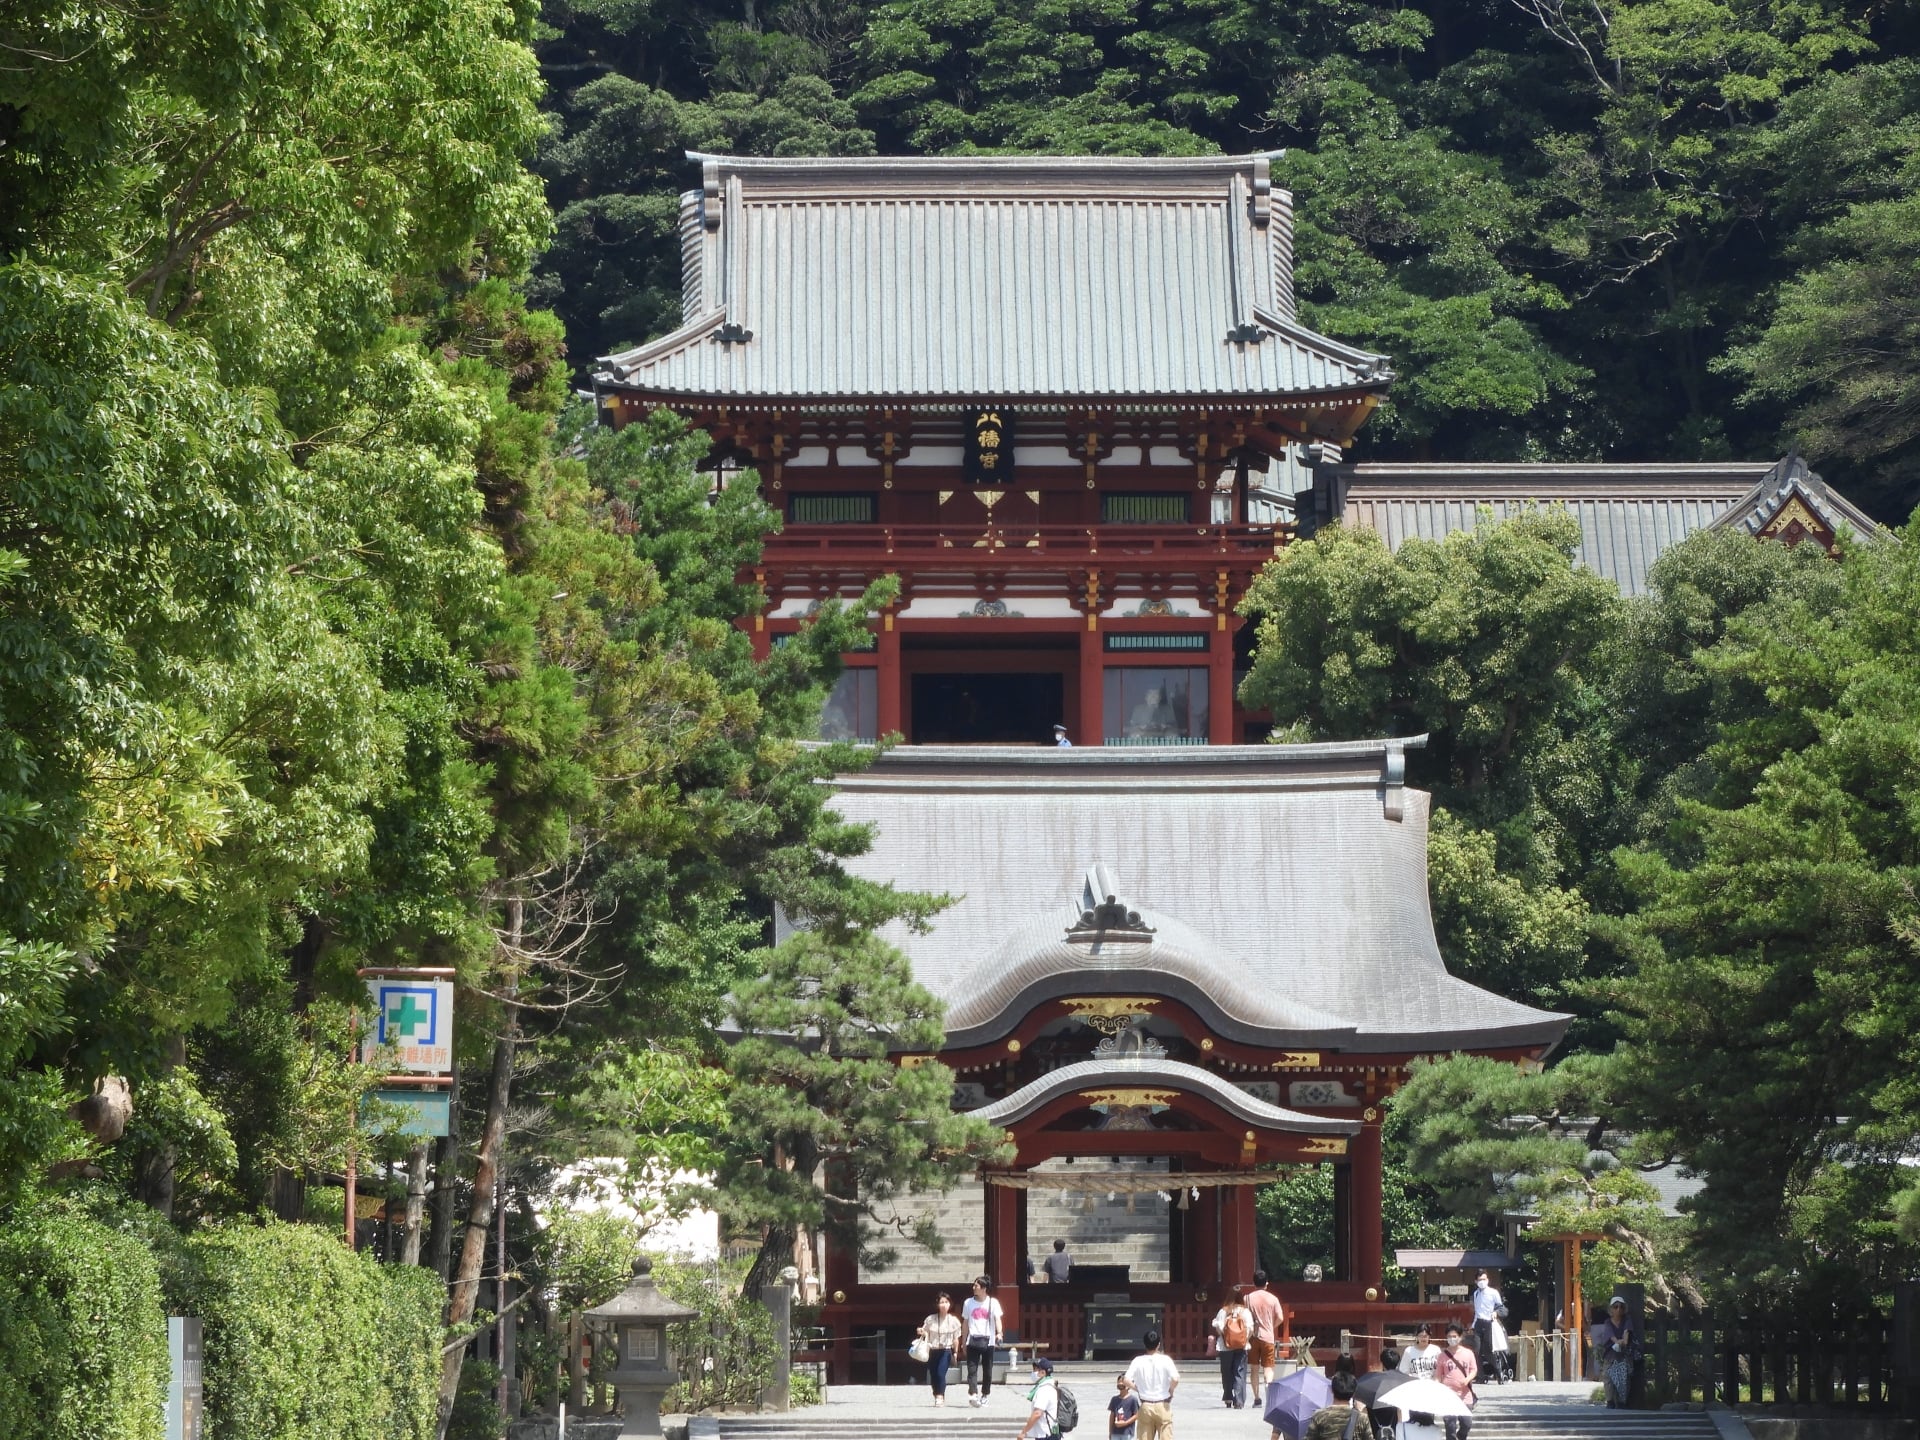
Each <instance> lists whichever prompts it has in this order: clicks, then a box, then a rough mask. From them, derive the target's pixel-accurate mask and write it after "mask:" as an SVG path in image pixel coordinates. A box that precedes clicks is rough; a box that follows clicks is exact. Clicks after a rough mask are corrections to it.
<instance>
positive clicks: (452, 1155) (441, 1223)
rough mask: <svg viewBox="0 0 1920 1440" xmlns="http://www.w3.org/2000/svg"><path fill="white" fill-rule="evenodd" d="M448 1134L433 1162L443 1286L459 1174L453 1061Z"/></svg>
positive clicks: (437, 1262)
mask: <svg viewBox="0 0 1920 1440" xmlns="http://www.w3.org/2000/svg"><path fill="white" fill-rule="evenodd" d="M451 1102H452V1103H451V1104H450V1105H449V1106H448V1112H449V1113H448V1115H447V1134H446V1138H445V1139H443V1140H441V1142H440V1147H439V1148H440V1154H439V1156H438V1157H437V1158H436V1159H435V1160H434V1164H433V1273H434V1274H436V1275H438V1276H439V1277H440V1282H441V1283H442V1284H443V1285H444V1284H445V1283H447V1282H448V1281H449V1280H451V1279H452V1278H453V1198H454V1196H453V1191H454V1185H453V1182H454V1181H455V1180H456V1179H458V1178H459V1175H460V1062H459V1061H458V1060H456V1061H454V1063H453V1089H452V1097H451Z"/></svg>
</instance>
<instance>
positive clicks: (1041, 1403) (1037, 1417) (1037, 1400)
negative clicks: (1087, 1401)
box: [1020, 1355, 1080, 1440]
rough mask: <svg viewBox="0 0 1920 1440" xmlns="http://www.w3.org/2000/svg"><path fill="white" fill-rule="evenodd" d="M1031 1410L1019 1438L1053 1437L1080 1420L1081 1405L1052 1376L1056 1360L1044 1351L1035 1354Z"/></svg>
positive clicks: (1040, 1439)
mask: <svg viewBox="0 0 1920 1440" xmlns="http://www.w3.org/2000/svg"><path fill="white" fill-rule="evenodd" d="M1027 1404H1028V1406H1029V1407H1030V1412H1029V1414H1028V1415H1027V1423H1026V1424H1024V1425H1022V1426H1021V1427H1020V1440H1052V1437H1054V1436H1056V1435H1064V1434H1066V1433H1067V1432H1068V1431H1069V1430H1071V1429H1073V1427H1074V1426H1076V1425H1078V1424H1079V1423H1080V1407H1079V1406H1078V1405H1077V1404H1075V1403H1074V1399H1073V1392H1072V1391H1071V1390H1063V1389H1061V1388H1060V1383H1059V1382H1058V1381H1057V1380H1055V1379H1054V1378H1053V1361H1051V1360H1049V1359H1047V1357H1046V1356H1044V1355H1036V1356H1034V1357H1033V1388H1032V1389H1031V1390H1029V1391H1028V1392H1027Z"/></svg>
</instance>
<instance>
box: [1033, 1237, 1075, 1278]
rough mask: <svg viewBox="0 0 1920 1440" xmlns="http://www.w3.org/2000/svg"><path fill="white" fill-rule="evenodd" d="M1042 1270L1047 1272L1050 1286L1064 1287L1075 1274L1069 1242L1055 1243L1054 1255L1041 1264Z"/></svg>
mask: <svg viewBox="0 0 1920 1440" xmlns="http://www.w3.org/2000/svg"><path fill="white" fill-rule="evenodd" d="M1040 1268H1041V1269H1042V1270H1044V1271H1046V1272H1047V1283H1048V1284H1049V1285H1064V1284H1066V1283H1067V1277H1068V1276H1070V1275H1072V1274H1073V1256H1071V1255H1069V1254H1068V1253H1067V1242H1066V1241H1064V1240H1056V1241H1054V1242H1053V1253H1052V1254H1051V1255H1049V1256H1047V1258H1046V1259H1045V1260H1043V1261H1041V1262H1040Z"/></svg>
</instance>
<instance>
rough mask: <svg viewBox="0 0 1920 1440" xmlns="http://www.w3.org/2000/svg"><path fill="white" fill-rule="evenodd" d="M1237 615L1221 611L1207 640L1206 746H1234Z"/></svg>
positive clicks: (1215, 618)
mask: <svg viewBox="0 0 1920 1440" xmlns="http://www.w3.org/2000/svg"><path fill="white" fill-rule="evenodd" d="M1239 623H1240V619H1239V617H1238V616H1236V615H1229V614H1228V613H1227V612H1226V611H1224V610H1222V611H1220V612H1219V613H1217V614H1216V615H1215V616H1214V617H1213V633H1212V634H1210V635H1209V636H1208V637H1207V743H1208V744H1209V745H1231V744H1233V631H1234V627H1235V626H1237V625H1238V624H1239Z"/></svg>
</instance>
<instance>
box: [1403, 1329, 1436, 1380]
mask: <svg viewBox="0 0 1920 1440" xmlns="http://www.w3.org/2000/svg"><path fill="white" fill-rule="evenodd" d="M1439 1364H1440V1347H1439V1346H1438V1345H1436V1344H1434V1343H1433V1331H1432V1330H1430V1329H1428V1328H1427V1327H1426V1326H1425V1325H1422V1326H1421V1327H1420V1328H1419V1330H1417V1331H1416V1332H1414V1337H1413V1344H1411V1345H1409V1346H1407V1348H1406V1349H1404V1350H1402V1351H1401V1352H1400V1373H1401V1374H1403V1375H1411V1376H1413V1378H1414V1379H1416V1380H1431V1379H1433V1372H1434V1371H1435V1370H1436V1369H1437V1368H1438V1367H1439Z"/></svg>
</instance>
